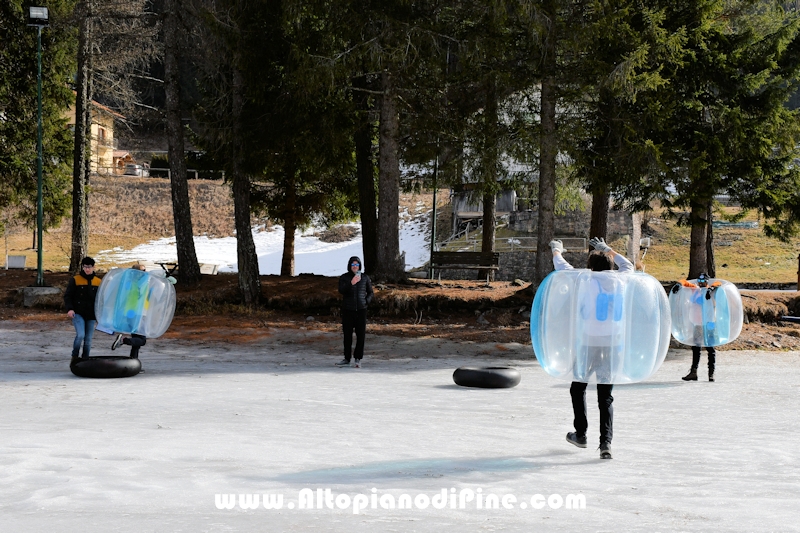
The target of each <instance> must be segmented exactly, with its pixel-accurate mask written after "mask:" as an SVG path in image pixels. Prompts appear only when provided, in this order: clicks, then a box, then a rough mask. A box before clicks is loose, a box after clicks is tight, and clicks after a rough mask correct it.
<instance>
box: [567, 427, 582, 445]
mask: <svg viewBox="0 0 800 533" xmlns="http://www.w3.org/2000/svg"><path fill="white" fill-rule="evenodd" d="M567 442H569V443H570V444H574V445H575V446H577V447H578V448H586V435H583V436H579V435H578V434H577V433H575V432H574V431H570V432H569V433H567Z"/></svg>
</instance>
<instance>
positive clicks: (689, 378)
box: [681, 366, 697, 381]
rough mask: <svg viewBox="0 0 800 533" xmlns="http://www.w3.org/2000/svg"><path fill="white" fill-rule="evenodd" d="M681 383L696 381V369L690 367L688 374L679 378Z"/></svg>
mask: <svg viewBox="0 0 800 533" xmlns="http://www.w3.org/2000/svg"><path fill="white" fill-rule="evenodd" d="M681 379H682V380H683V381H697V367H694V366H693V367H692V369H691V370H689V373H688V374H686V375H685V376H683V377H682V378H681Z"/></svg>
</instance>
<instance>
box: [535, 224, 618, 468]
mask: <svg viewBox="0 0 800 533" xmlns="http://www.w3.org/2000/svg"><path fill="white" fill-rule="evenodd" d="M589 244H590V245H591V246H592V247H593V248H594V250H593V251H592V252H590V253H589V265H588V266H589V269H590V270H592V271H594V272H602V271H606V270H613V268H614V264H616V265H617V267H619V274H628V273H630V272H633V263H631V262H630V261H628V259H627V258H626V257H624V256H622V255H620V254H618V253H616V252H615V251H614V250H613V249H612V248H611V247H610V246H609V245H608V244H606V242H605V241H604V240H603V239H602V238H600V239H598V238H593V239H591V240H590V241H589ZM550 249H551V250H552V252H553V266H554V267H555V269H556V270H569V269H572V268H573V267H572V265H570V264H569V262H567V260H566V259H564V258H563V257H562V255H561V254H562V252H563V251H564V246H563V244H562V243H561V241H557V240H554V241H551V242H550ZM593 299H594V300H596V295H595V298H593ZM588 314H589V315H593V314H594V313H592V312H591V310H589V311H588ZM587 316H588V315H587ZM611 333H612V332H610V331H609V332H608V333H607V338H608V339H609V342H611ZM595 338H596V339H602V338H606V337H604V336H598V337H595ZM613 348H614V347H613V346H612V345H609V346H599V345H598V346H589V349H590V350H591V353H596V355H597V357H595V358H594V359H596V361H595V360H592V361H591V365H590V368H587V369H577V368H576V371H580V372H582V373H583V374H585V375H582V376H580V377H581V378H582V379H588V378H589V376H590V374H591V373H592V372H597V374H598V378H600V374H601V373H602V372H603V368H604V363H605V364H608V363H609V362H610V361H608V359H610V356H611V354H610V352H611V351H612V350H613ZM594 365H596V366H594ZM598 381H600V379H598ZM587 385H588V384H587V383H584V382H582V381H573V382H572V385H571V386H570V388H569V394H570V397H571V398H572V412H573V415H574V420H573V425H574V426H575V431H574V432H569V433H567V442H569V443H570V444H574V445H575V446H577V447H579V448H586V430H587V429H588V427H589V424H588V422H587V419H586V387H587ZM613 388H614V385H612V384H605V383H598V384H597V406H598V407H599V409H600V458H601V459H611V457H612V456H611V438H612V436H613V426H614V408H613V403H614V397H613V396H611V391H612V390H613Z"/></svg>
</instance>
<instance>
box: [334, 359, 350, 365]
mask: <svg viewBox="0 0 800 533" xmlns="http://www.w3.org/2000/svg"><path fill="white" fill-rule="evenodd" d="M336 366H350V359H342V360H341V361H339V362H338V363H336Z"/></svg>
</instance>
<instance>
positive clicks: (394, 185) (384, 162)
mask: <svg viewBox="0 0 800 533" xmlns="http://www.w3.org/2000/svg"><path fill="white" fill-rule="evenodd" d="M381 85H382V90H383V96H382V97H381V119H380V128H379V132H378V133H379V146H378V151H379V165H378V166H379V180H378V187H379V192H378V262H377V264H376V268H375V269H374V270H373V273H374V274H375V279H376V281H401V280H403V279H405V264H404V262H403V260H402V258H401V257H400V234H399V222H400V215H399V212H398V209H399V205H398V203H399V200H400V161H399V159H398V138H399V136H400V124H399V122H400V118H399V115H398V111H397V101H396V95H395V91H394V87H393V85H392V78H391V75H390V74H389V73H388V72H384V73H383V75H382V79H381Z"/></svg>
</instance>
